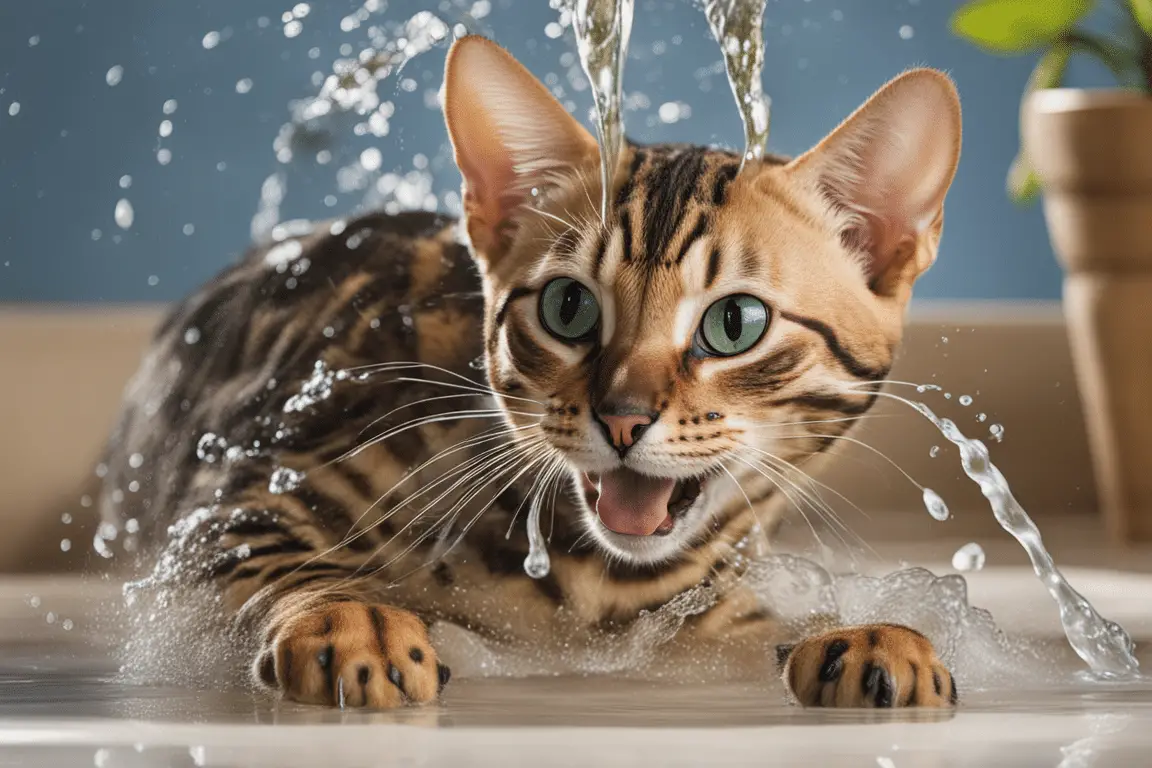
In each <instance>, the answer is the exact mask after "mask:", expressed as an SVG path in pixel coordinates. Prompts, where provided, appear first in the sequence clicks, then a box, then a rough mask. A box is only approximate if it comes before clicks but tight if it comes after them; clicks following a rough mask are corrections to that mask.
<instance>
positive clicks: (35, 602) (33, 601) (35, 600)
mask: <svg viewBox="0 0 1152 768" xmlns="http://www.w3.org/2000/svg"><path fill="white" fill-rule="evenodd" d="M28 605H30V606H32V607H33V608H39V607H40V596H39V595H32V596H31V597H29V598H28Z"/></svg>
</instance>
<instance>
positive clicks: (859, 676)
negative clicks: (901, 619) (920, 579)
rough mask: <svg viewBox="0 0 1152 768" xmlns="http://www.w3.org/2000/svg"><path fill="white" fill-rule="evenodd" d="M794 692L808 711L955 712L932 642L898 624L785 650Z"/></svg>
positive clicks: (846, 631) (821, 637)
mask: <svg viewBox="0 0 1152 768" xmlns="http://www.w3.org/2000/svg"><path fill="white" fill-rule="evenodd" d="M778 661H779V662H780V664H781V665H782V667H783V669H782V676H783V679H784V684H785V685H786V686H787V687H788V690H789V691H790V692H791V693H792V695H793V696H795V697H796V700H797V701H798V702H799V703H800V704H801V705H803V706H806V707H875V708H886V707H951V706H955V705H956V703H957V700H958V694H957V690H956V682H955V680H954V679H953V677H952V674H951V673H950V672H949V671H948V669H947V668H946V667H945V666H944V664H943V663H941V661H940V659H938V658H937V657H936V651H935V649H934V648H933V647H932V643H931V642H930V641H929V640H928V638H926V637H924V635H922V634H920V633H919V632H917V631H916V630H914V629H909V628H908V627H904V626H900V625H898V624H870V625H865V626H859V627H845V628H841V629H835V630H832V631H830V632H825V633H822V634H818V635H815V636H813V637H810V638H808V639H806V640H803V641H802V642H800V643H797V644H796V645H795V646H781V647H780V648H779V650H778Z"/></svg>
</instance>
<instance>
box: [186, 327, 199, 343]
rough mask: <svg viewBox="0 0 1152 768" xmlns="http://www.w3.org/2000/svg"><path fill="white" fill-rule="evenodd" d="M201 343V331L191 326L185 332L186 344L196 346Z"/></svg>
mask: <svg viewBox="0 0 1152 768" xmlns="http://www.w3.org/2000/svg"><path fill="white" fill-rule="evenodd" d="M198 341H200V329H199V328H197V327H196V326H191V327H189V328H187V329H186V330H185V331H184V343H185V344H195V343H197V342H198Z"/></svg>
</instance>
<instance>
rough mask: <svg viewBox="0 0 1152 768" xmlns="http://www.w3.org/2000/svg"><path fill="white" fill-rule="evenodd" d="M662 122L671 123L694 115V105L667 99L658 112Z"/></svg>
mask: <svg viewBox="0 0 1152 768" xmlns="http://www.w3.org/2000/svg"><path fill="white" fill-rule="evenodd" d="M656 115H657V117H659V118H660V122H662V123H665V124H668V125H671V124H672V123H678V122H680V121H681V120H687V119H688V118H690V117H692V106H691V105H690V104H686V103H684V102H682V101H666V102H664V103H663V104H661V105H660V109H658V110H657V112H656Z"/></svg>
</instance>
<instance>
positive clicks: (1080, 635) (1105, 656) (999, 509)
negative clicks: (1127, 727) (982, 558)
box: [878, 392, 1140, 678]
mask: <svg viewBox="0 0 1152 768" xmlns="http://www.w3.org/2000/svg"><path fill="white" fill-rule="evenodd" d="M878 394H880V395H883V396H885V397H889V398H892V399H893V400H897V401H899V402H902V403H904V404H905V405H907V406H909V407H911V408H913V409H915V410H916V411H917V412H919V413H920V415H922V416H923V417H924V418H926V419H927V420H928V421H930V422H931V423H932V424H933V425H935V427H936V428H937V429H939V430H940V432H941V434H943V435H944V437H945V438H947V439H948V441H949V442H951V443H952V444H953V445H955V446H956V447H957V448H959V449H960V459H961V463H962V465H963V467H964V473H965V474H966V475H968V477H969V478H970V479H971V480H972V481H973V482H974V483H976V484H977V485H978V486H980V491H981V492H982V493H983V494H984V497H985V498H986V499H988V503H989V504H990V505H991V507H992V512H993V514H994V515H995V516H996V521H997V522H998V523H1000V526H1001V527H1002V528H1003V529H1004V530H1006V531H1007V532H1008V533H1010V534H1011V535H1012V536H1013V538H1015V539H1016V541H1018V542H1020V546H1022V547H1023V548H1024V551H1025V552H1026V553H1027V554H1028V559H1029V560H1031V561H1032V569H1033V570H1034V571H1035V572H1036V575H1037V576H1038V577H1040V581H1041V582H1042V583H1043V584H1044V586H1045V588H1047V590H1048V593H1049V594H1050V595H1052V599H1053V600H1055V601H1056V604H1057V606H1058V607H1059V609H1060V624H1061V626H1063V628H1064V635H1065V636H1066V637H1067V638H1068V643H1069V645H1071V646H1072V649H1073V650H1075V651H1076V654H1077V655H1078V656H1079V657H1080V658H1081V659H1083V660H1084V662H1085V663H1086V664H1088V666H1089V667H1090V668H1091V669H1092V671H1093V672H1094V673H1095V674H1096V675H1098V676H1100V677H1105V678H1116V677H1130V676H1134V675H1136V674H1137V673H1138V671H1139V669H1140V663H1139V662H1138V661H1137V660H1136V657H1135V655H1133V649H1134V646H1133V643H1132V638H1131V637H1129V636H1128V633H1127V632H1126V631H1125V630H1124V628H1123V627H1121V626H1120V625H1119V624H1117V623H1116V622H1114V621H1109V620H1108V619H1105V618H1104V617H1102V616H1101V615H1100V614H1099V613H1098V612H1097V611H1096V609H1095V608H1093V607H1092V604H1091V603H1089V602H1088V600H1087V599H1086V598H1085V597H1084V596H1083V595H1081V594H1080V593H1079V592H1077V591H1076V590H1075V589H1073V588H1072V585H1070V584H1069V583H1068V581H1067V579H1065V578H1064V575H1063V574H1062V573H1060V570H1059V569H1058V568H1057V567H1056V563H1055V562H1053V560H1052V556H1051V555H1050V554H1048V551H1047V550H1046V549H1045V548H1044V542H1043V540H1042V539H1041V537H1040V529H1039V528H1037V527H1036V523H1034V522H1033V521H1032V518H1030V517H1029V516H1028V513H1027V512H1026V511H1024V508H1023V507H1022V506H1020V503H1019V502H1018V501H1016V498H1015V497H1014V496H1013V495H1012V491H1011V489H1010V488H1009V487H1008V481H1007V480H1006V479H1005V478H1004V475H1003V474H1001V472H1000V470H999V469H997V467H996V465H995V464H993V463H992V461H991V460H990V459H989V457H988V447H987V446H986V445H984V443H982V442H980V441H979V440H972V439H970V438H967V437H965V436H964V434H963V433H962V432H961V431H960V429H959V428H958V427H957V426H956V424H955V423H954V422H953V421H952V420H951V419H942V418H940V417H938V416H937V415H936V414H935V413H934V412H933V411H932V409H931V408H929V407H928V406H927V405H925V404H924V403H920V402H916V401H914V400H908V399H906V398H903V397H900V396H899V395H894V394H892V393H889V392H880V393H878ZM926 495H927V494H926Z"/></svg>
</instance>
